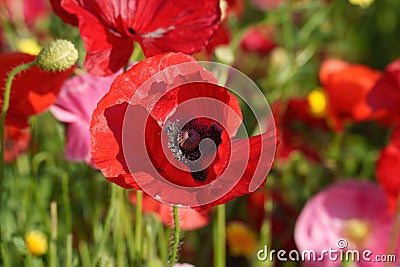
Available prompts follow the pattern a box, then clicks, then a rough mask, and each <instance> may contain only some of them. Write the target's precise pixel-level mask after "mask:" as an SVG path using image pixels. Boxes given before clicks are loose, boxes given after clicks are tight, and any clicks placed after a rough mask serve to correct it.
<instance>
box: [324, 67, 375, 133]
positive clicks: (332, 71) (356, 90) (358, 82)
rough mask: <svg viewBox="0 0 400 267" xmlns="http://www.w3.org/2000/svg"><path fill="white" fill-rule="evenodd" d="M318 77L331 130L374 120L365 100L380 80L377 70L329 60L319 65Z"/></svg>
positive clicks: (373, 115)
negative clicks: (325, 101) (344, 125)
mask: <svg viewBox="0 0 400 267" xmlns="http://www.w3.org/2000/svg"><path fill="white" fill-rule="evenodd" d="M319 75H320V80H321V83H322V85H323V87H324V90H325V91H326V94H327V98H328V113H329V115H330V117H331V119H332V123H333V127H334V128H335V130H338V131H339V130H341V129H342V128H343V124H344V123H345V122H346V121H365V120H368V119H374V118H375V116H376V114H373V112H372V110H371V108H370V107H369V106H368V105H367V102H366V101H367V95H368V93H369V91H370V90H371V89H372V87H373V86H374V84H375V82H376V81H377V80H378V79H379V78H380V77H381V73H380V72H379V71H376V70H373V69H371V68H369V67H367V66H364V65H357V64H349V63H346V62H344V61H341V60H335V59H333V60H326V61H325V62H323V64H322V66H321V69H320V73H319Z"/></svg>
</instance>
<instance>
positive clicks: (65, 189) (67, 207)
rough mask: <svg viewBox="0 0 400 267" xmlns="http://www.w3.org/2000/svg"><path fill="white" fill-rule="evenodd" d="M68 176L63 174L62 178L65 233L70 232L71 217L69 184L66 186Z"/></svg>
mask: <svg viewBox="0 0 400 267" xmlns="http://www.w3.org/2000/svg"><path fill="white" fill-rule="evenodd" d="M68 179H69V177H68V174H66V173H64V175H63V177H62V194H63V202H64V206H65V208H64V210H65V224H66V227H67V232H68V233H71V232H72V215H71V199H70V197H69V184H68Z"/></svg>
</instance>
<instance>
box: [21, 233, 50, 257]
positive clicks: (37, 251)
mask: <svg viewBox="0 0 400 267" xmlns="http://www.w3.org/2000/svg"><path fill="white" fill-rule="evenodd" d="M25 243H26V246H27V248H28V251H29V253H31V254H32V255H33V256H42V255H44V254H46V253H47V248H48V245H47V237H46V235H45V234H43V233H42V232H40V231H35V230H34V231H30V232H29V233H27V234H26V236H25Z"/></svg>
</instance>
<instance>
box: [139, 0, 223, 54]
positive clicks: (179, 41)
mask: <svg viewBox="0 0 400 267" xmlns="http://www.w3.org/2000/svg"><path fill="white" fill-rule="evenodd" d="M154 10H157V13H156V14H155V13H154ZM136 14H137V15H136V17H135V22H134V24H133V25H132V28H133V29H134V30H135V31H136V32H137V33H138V34H140V40H139V42H140V44H141V46H142V48H143V51H144V54H145V55H146V56H147V57H150V56H154V55H157V54H161V53H165V52H170V51H171V52H183V53H185V54H193V53H195V52H198V51H200V50H201V49H203V48H204V47H205V46H206V45H207V43H208V41H209V40H210V39H211V37H212V35H213V34H214V32H215V31H216V30H217V28H218V22H219V21H220V16H221V11H220V8H219V1H216V0H200V1H191V2H188V1H186V0H174V1H158V0H148V1H138V4H137V9H136ZM193 36H196V38H193Z"/></svg>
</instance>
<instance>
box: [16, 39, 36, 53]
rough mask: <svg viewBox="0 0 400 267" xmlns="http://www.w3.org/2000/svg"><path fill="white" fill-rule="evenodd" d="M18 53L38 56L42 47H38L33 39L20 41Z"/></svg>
mask: <svg viewBox="0 0 400 267" xmlns="http://www.w3.org/2000/svg"><path fill="white" fill-rule="evenodd" d="M16 45H17V49H18V51H21V52H24V53H27V54H30V55H33V56H36V55H37V54H39V52H40V50H41V47H40V46H39V45H38V43H37V42H36V40H35V39H33V38H23V39H20V40H18V42H17V44H16Z"/></svg>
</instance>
